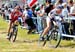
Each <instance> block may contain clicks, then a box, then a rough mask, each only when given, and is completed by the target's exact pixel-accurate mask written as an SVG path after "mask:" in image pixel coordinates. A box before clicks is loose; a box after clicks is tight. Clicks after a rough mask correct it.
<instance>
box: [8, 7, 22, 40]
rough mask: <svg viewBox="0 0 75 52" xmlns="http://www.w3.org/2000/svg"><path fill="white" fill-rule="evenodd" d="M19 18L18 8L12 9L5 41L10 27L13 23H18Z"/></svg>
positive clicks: (20, 14)
mask: <svg viewBox="0 0 75 52" xmlns="http://www.w3.org/2000/svg"><path fill="white" fill-rule="evenodd" d="M20 16H22V13H21V11H20V10H19V6H16V7H15V8H14V10H13V11H12V12H11V20H10V26H9V29H8V35H7V39H8V38H9V33H10V30H11V27H12V26H13V24H14V23H15V22H18V17H20Z"/></svg>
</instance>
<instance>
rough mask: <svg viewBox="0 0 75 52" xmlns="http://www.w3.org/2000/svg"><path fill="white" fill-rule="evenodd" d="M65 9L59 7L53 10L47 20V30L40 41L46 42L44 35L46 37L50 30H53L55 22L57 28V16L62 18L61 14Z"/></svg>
mask: <svg viewBox="0 0 75 52" xmlns="http://www.w3.org/2000/svg"><path fill="white" fill-rule="evenodd" d="M62 9H63V7H62V6H57V7H56V8H54V9H53V10H51V11H50V12H49V14H48V17H47V18H46V24H47V26H46V28H45V29H44V31H43V33H42V35H41V38H40V40H44V35H46V34H47V33H48V32H49V30H50V29H51V23H52V21H53V24H54V25H56V26H57V24H56V22H55V16H56V15H58V16H61V15H60V14H61V12H62Z"/></svg>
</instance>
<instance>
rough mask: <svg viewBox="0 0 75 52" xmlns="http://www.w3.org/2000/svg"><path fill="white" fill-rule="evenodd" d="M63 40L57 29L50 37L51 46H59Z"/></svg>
mask: <svg viewBox="0 0 75 52" xmlns="http://www.w3.org/2000/svg"><path fill="white" fill-rule="evenodd" d="M60 41H61V34H60V33H59V32H58V31H57V30H53V31H52V32H51V35H50V37H49V47H53V48H57V47H58V46H59V44H60Z"/></svg>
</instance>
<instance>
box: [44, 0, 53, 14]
mask: <svg viewBox="0 0 75 52" xmlns="http://www.w3.org/2000/svg"><path fill="white" fill-rule="evenodd" d="M53 8H54V6H53V5H52V4H51V1H50V0H46V8H45V13H46V14H47V15H48V13H49V12H50V11H51V10H52V9H53Z"/></svg>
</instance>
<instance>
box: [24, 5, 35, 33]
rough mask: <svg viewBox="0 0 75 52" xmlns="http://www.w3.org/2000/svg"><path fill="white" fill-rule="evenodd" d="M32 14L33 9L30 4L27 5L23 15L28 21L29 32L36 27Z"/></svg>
mask: <svg viewBox="0 0 75 52" xmlns="http://www.w3.org/2000/svg"><path fill="white" fill-rule="evenodd" d="M32 14H33V12H32V10H31V9H30V8H29V7H28V6H25V11H24V12H23V15H24V17H25V22H26V23H27V25H28V28H29V31H28V34H30V33H32V30H34V29H35V28H36V26H35V24H34V23H33V19H32Z"/></svg>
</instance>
